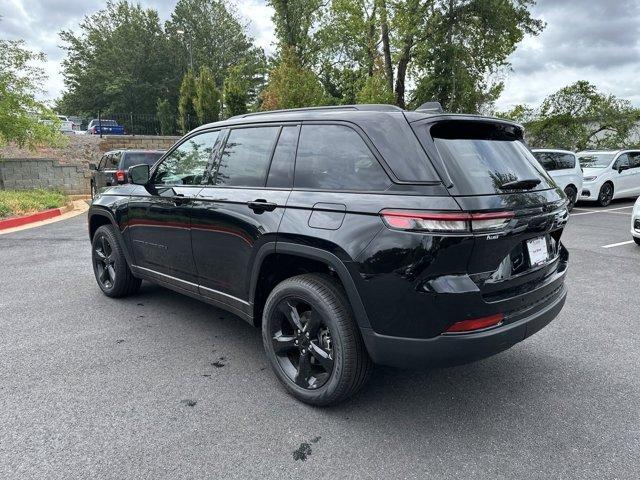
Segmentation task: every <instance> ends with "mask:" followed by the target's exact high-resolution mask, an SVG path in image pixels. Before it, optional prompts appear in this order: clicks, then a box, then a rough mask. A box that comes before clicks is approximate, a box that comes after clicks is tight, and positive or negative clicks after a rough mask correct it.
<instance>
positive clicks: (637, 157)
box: [629, 152, 640, 168]
mask: <svg viewBox="0 0 640 480" xmlns="http://www.w3.org/2000/svg"><path fill="white" fill-rule="evenodd" d="M629 167H631V168H638V167H640V152H633V153H630V154H629Z"/></svg>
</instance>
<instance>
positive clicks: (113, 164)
mask: <svg viewBox="0 0 640 480" xmlns="http://www.w3.org/2000/svg"><path fill="white" fill-rule="evenodd" d="M120 155H122V154H121V153H120V152H116V153H112V154H111V155H109V161H108V165H107V168H108V169H109V170H118V169H119V168H120Z"/></svg>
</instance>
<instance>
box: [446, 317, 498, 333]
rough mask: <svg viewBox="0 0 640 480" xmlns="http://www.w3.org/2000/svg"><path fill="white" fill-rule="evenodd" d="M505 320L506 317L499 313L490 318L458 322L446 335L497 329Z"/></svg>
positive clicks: (448, 329)
mask: <svg viewBox="0 0 640 480" xmlns="http://www.w3.org/2000/svg"><path fill="white" fill-rule="evenodd" d="M503 320H504V315H503V314H501V313H497V314H495V315H491V316H489V317H482V318H473V319H471V320H462V321H460V322H456V323H454V324H453V325H451V326H450V327H449V328H447V330H446V332H445V333H462V332H472V331H474V330H482V329H483V328H489V327H495V326H497V325H500V324H501V323H502V321H503Z"/></svg>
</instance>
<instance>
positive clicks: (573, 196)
mask: <svg viewBox="0 0 640 480" xmlns="http://www.w3.org/2000/svg"><path fill="white" fill-rule="evenodd" d="M564 193H565V195H566V196H567V198H568V199H569V204H568V205H567V210H569V211H571V210H573V207H575V205H576V202H577V201H578V190H577V189H576V187H574V186H573V185H568V186H567V187H566V188H565V189H564Z"/></svg>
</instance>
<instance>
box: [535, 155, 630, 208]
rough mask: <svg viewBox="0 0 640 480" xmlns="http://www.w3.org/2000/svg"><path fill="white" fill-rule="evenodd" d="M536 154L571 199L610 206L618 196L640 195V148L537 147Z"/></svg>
mask: <svg viewBox="0 0 640 480" xmlns="http://www.w3.org/2000/svg"><path fill="white" fill-rule="evenodd" d="M533 155H534V156H535V157H536V158H537V159H538V161H539V162H540V163H541V164H542V166H543V167H544V168H545V169H546V170H547V172H549V175H550V176H551V177H552V178H553V179H554V180H555V182H556V183H557V184H558V186H559V187H560V188H562V189H563V190H564V192H565V194H566V195H567V198H569V205H570V208H572V207H573V206H574V205H575V203H576V201H578V200H581V201H592V202H597V203H598V204H599V205H600V206H602V207H606V206H607V205H609V204H610V203H611V200H613V199H615V198H632V197H637V196H639V195H640V150H597V151H595V150H594V151H590V150H585V151H581V152H578V153H573V152H570V151H567V150H554V149H534V150H533Z"/></svg>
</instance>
